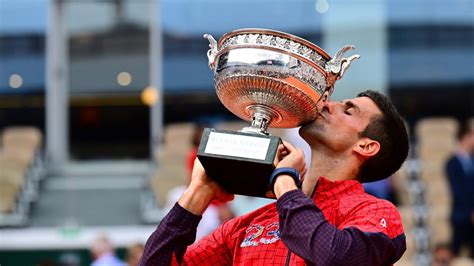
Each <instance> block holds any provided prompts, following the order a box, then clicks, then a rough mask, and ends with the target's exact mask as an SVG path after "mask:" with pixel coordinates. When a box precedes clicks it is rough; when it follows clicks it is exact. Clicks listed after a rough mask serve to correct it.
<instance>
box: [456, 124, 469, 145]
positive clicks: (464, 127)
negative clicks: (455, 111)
mask: <svg viewBox="0 0 474 266" xmlns="http://www.w3.org/2000/svg"><path fill="white" fill-rule="evenodd" d="M472 131H473V129H472V127H471V124H469V121H468V120H466V121H462V122H461V123H460V125H459V128H458V131H457V132H456V138H457V139H458V141H461V140H462V139H463V138H464V137H465V136H467V135H469V134H471V133H472Z"/></svg>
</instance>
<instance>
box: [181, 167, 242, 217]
mask: <svg viewBox="0 0 474 266" xmlns="http://www.w3.org/2000/svg"><path fill="white" fill-rule="evenodd" d="M232 199H234V195H233V194H229V193H227V192H226V191H225V190H224V189H223V188H222V187H221V186H219V184H217V183H216V182H215V181H213V180H212V179H210V178H209V176H207V174H206V171H205V170H204V167H203V166H202V164H201V162H200V161H199V159H197V158H196V160H194V167H193V172H192V175H191V183H190V184H189V186H188V188H187V189H186V191H185V192H184V193H183V195H182V196H181V198H180V199H179V201H178V204H179V205H181V207H183V208H185V209H186V210H188V211H189V212H191V213H193V214H196V215H202V214H203V213H204V211H205V210H206V209H207V207H208V206H209V204H210V203H211V201H213V200H217V201H220V202H226V201H229V200H232Z"/></svg>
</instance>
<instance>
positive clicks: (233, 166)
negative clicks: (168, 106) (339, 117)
mask: <svg viewBox="0 0 474 266" xmlns="http://www.w3.org/2000/svg"><path fill="white" fill-rule="evenodd" d="M204 37H205V38H207V39H208V40H209V42H210V44H209V47H210V49H209V51H208V52H207V56H208V59H209V67H210V68H211V69H212V70H213V71H214V83H215V88H216V93H217V96H218V97H219V100H220V101H221V102H222V103H223V104H224V106H225V107H226V108H227V109H228V110H230V111H231V112H232V113H233V114H235V115H236V116H238V117H239V118H241V119H243V120H245V121H248V122H250V123H251V124H250V125H249V126H248V127H245V128H243V129H242V130H240V131H238V132H233V131H225V130H219V129H211V128H207V129H205V130H204V133H203V137H202V140H201V143H200V145H199V148H198V154H197V156H198V158H199V160H200V161H201V163H202V165H203V166H204V169H205V170H206V173H207V174H208V176H209V177H210V178H212V179H213V180H215V181H216V182H217V183H219V184H220V185H221V186H222V187H223V188H224V189H225V190H226V191H228V192H229V193H234V194H241V195H248V196H257V197H265V193H266V191H267V190H268V178H269V177H270V175H271V173H272V172H273V170H274V169H275V165H274V161H275V156H276V152H277V149H278V145H279V144H280V143H281V139H280V138H279V137H278V136H271V135H270V134H269V133H268V127H275V128H292V127H298V126H301V125H303V124H305V123H308V122H310V121H312V120H314V119H315V118H316V117H317V114H318V110H319V108H318V103H321V102H322V101H323V98H324V97H326V96H328V95H330V94H332V92H333V89H334V83H335V82H336V80H338V79H340V78H342V76H343V75H344V73H345V71H346V70H347V68H348V67H349V66H350V64H351V62H352V60H354V59H357V58H359V55H352V56H350V57H348V58H343V55H344V53H345V52H347V51H348V50H351V49H353V46H350V45H348V46H344V47H343V48H342V49H340V50H339V51H338V52H337V53H336V55H335V56H334V57H333V58H331V57H330V56H329V55H328V54H327V53H326V52H325V51H323V50H322V49H321V48H319V47H318V46H316V45H315V44H313V43H311V42H309V41H307V40H304V39H302V38H299V37H297V36H294V35H291V34H288V33H284V32H279V31H273V30H266V29H239V30H235V31H232V32H230V33H227V34H225V35H224V36H222V38H220V39H219V41H218V42H217V41H216V40H215V39H214V38H213V37H212V36H211V35H209V34H205V35H204Z"/></svg>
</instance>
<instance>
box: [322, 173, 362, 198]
mask: <svg viewBox="0 0 474 266" xmlns="http://www.w3.org/2000/svg"><path fill="white" fill-rule="evenodd" d="M360 193H364V187H363V186H362V184H361V183H360V182H359V181H357V180H336V181H330V180H328V179H326V178H324V177H322V176H320V177H319V179H318V183H317V184H316V191H315V193H314V195H313V200H316V197H317V198H321V197H323V198H330V197H336V198H337V197H339V196H342V195H348V194H360Z"/></svg>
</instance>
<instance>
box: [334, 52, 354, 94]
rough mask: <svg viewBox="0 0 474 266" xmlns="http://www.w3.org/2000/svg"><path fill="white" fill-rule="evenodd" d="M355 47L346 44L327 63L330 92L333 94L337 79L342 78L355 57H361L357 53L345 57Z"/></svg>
mask: <svg viewBox="0 0 474 266" xmlns="http://www.w3.org/2000/svg"><path fill="white" fill-rule="evenodd" d="M352 49H354V46H353V45H346V46H344V47H342V48H341V49H339V51H337V53H336V55H335V56H334V57H333V58H332V59H331V60H329V61H328V62H327V63H326V73H327V74H328V87H329V90H330V92H329V94H332V92H333V91H334V83H335V82H336V80H340V79H341V78H342V77H343V76H344V73H346V70H347V69H348V68H349V66H350V65H351V63H352V61H353V60H355V59H359V58H360V55H358V54H355V55H352V56H350V57H346V58H343V56H344V54H345V53H346V52H347V51H349V50H352Z"/></svg>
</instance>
